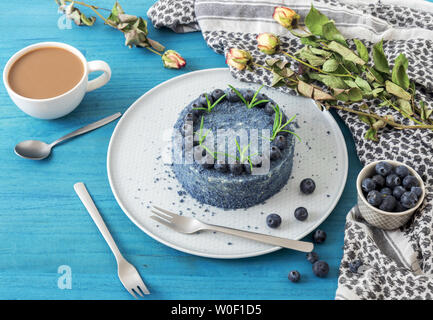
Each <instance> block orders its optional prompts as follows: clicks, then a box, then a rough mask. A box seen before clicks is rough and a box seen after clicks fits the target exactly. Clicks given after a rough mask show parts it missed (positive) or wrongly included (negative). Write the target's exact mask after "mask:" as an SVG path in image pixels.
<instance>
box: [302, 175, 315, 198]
mask: <svg viewBox="0 0 433 320" xmlns="http://www.w3.org/2000/svg"><path fill="white" fill-rule="evenodd" d="M300 188H301V192H302V193H305V194H310V193H313V192H314V190H315V189H316V183H315V182H314V180H313V179H311V178H305V179H304V180H302V181H301V184H300Z"/></svg>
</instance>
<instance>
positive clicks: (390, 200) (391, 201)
mask: <svg viewBox="0 0 433 320" xmlns="http://www.w3.org/2000/svg"><path fill="white" fill-rule="evenodd" d="M396 205H397V200H396V199H395V198H394V196H387V197H385V198H383V201H382V203H381V205H380V206H379V209H380V210H383V211H387V212H392V211H394V208H395V206H396Z"/></svg>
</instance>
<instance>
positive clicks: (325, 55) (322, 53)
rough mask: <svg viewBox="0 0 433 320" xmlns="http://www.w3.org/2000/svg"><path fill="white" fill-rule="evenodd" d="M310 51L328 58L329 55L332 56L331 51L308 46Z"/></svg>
mask: <svg viewBox="0 0 433 320" xmlns="http://www.w3.org/2000/svg"><path fill="white" fill-rule="evenodd" d="M310 51H311V52H312V53H314V54H315V55H318V56H322V57H325V58H329V57H331V56H332V52H330V51H326V50H323V49H318V48H310Z"/></svg>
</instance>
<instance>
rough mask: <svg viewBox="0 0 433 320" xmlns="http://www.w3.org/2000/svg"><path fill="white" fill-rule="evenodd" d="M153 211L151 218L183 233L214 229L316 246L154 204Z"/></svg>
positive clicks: (286, 245) (306, 247)
mask: <svg viewBox="0 0 433 320" xmlns="http://www.w3.org/2000/svg"><path fill="white" fill-rule="evenodd" d="M151 211H152V212H153V213H154V214H156V216H150V218H152V219H153V220H155V221H158V222H159V223H161V224H163V225H165V226H167V227H169V228H172V229H174V230H176V231H178V232H182V233H195V232H197V231H200V230H212V231H218V232H223V233H227V234H231V235H234V236H238V237H242V238H247V239H251V240H256V241H259V242H263V243H267V244H272V245H276V246H279V247H284V248H288V249H293V250H298V251H302V252H311V251H313V248H314V245H313V244H312V243H311V242H305V241H298V240H290V239H285V238H280V237H274V236H269V235H265V234H261V233H256V232H249V231H242V230H237V229H233V228H228V227H221V226H216V225H213V224H207V223H204V222H201V221H200V220H198V219H196V218H192V217H185V216H180V215H178V214H175V213H173V212H170V211H168V210H165V209H162V208H159V207H157V206H152V209H151Z"/></svg>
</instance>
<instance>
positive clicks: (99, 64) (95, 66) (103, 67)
mask: <svg viewBox="0 0 433 320" xmlns="http://www.w3.org/2000/svg"><path fill="white" fill-rule="evenodd" d="M87 68H88V69H89V73H91V72H94V71H102V72H104V73H103V74H101V75H100V76H99V77H97V78H96V79H93V80H90V81H89V82H88V83H87V92H89V91H93V90H95V89H98V88H100V87H102V86H104V85H105V84H106V83H107V82H108V81H110V78H111V69H110V66H109V65H108V64H107V63H106V62H105V61H102V60H95V61H90V62H87Z"/></svg>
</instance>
